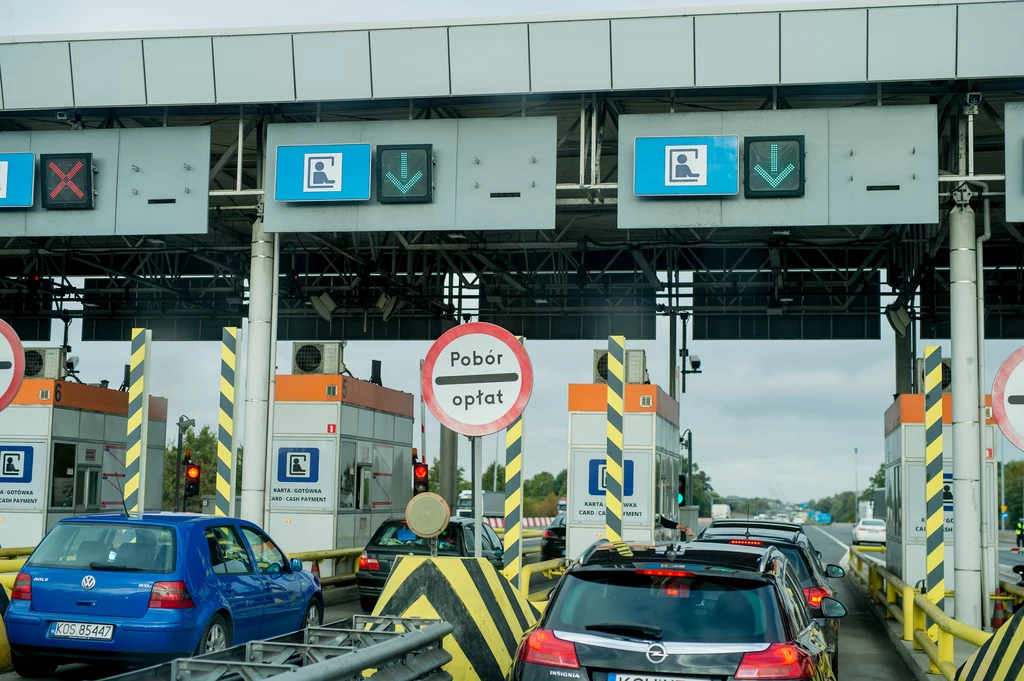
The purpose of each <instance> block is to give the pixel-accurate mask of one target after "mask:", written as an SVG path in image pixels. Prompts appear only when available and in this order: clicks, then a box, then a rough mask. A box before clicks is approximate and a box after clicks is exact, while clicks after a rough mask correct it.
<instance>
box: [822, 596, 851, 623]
mask: <svg viewBox="0 0 1024 681" xmlns="http://www.w3.org/2000/svg"><path fill="white" fill-rule="evenodd" d="M821 614H822V615H824V616H825V617H827V618H828V619H830V620H837V619H840V618H842V617H846V614H847V610H846V606H845V605H843V604H842V603H840V602H839V601H837V600H836V599H834V598H828V597H825V598H822V599H821Z"/></svg>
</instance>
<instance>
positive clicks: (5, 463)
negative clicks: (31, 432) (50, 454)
mask: <svg viewBox="0 0 1024 681" xmlns="http://www.w3.org/2000/svg"><path fill="white" fill-rule="evenodd" d="M45 503H46V445H45V444H44V443H42V442H24V441H17V442H11V441H8V442H0V511H34V510H37V509H41V508H43V507H44V505H45Z"/></svg>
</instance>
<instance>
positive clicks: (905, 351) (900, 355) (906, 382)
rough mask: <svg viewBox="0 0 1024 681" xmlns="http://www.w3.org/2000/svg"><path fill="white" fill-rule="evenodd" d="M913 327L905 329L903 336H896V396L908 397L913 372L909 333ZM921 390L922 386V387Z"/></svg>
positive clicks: (911, 346)
mask: <svg viewBox="0 0 1024 681" xmlns="http://www.w3.org/2000/svg"><path fill="white" fill-rule="evenodd" d="M912 332H913V327H911V328H910V329H907V334H906V335H905V336H900V335H899V334H896V344H895V345H896V394H897V395H909V394H910V392H911V390H912V387H911V378H912V376H913V374H912V372H913V370H914V364H913V362H914V356H913V350H912V348H913V344H912V340H913V339H912V338H911V333H912ZM922 390H923V386H922Z"/></svg>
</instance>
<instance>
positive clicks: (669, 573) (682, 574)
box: [636, 570, 693, 577]
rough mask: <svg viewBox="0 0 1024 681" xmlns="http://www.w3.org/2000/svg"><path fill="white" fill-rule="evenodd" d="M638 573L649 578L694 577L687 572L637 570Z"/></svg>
mask: <svg viewBox="0 0 1024 681" xmlns="http://www.w3.org/2000/svg"><path fill="white" fill-rule="evenodd" d="M636 573H637V574H638V575H647V576H648V577H693V573H692V572H687V571H685V570H637V571H636Z"/></svg>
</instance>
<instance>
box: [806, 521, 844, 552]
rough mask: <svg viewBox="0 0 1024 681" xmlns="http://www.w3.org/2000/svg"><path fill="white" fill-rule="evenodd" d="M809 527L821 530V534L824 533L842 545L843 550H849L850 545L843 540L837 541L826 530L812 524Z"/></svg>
mask: <svg viewBox="0 0 1024 681" xmlns="http://www.w3.org/2000/svg"><path fill="white" fill-rule="evenodd" d="M811 528H812V529H815V530H817V531H818V532H821V533H822V534H823V535H825V536H826V537H828V538H829V539H831V540H832V541H834V542H835V543H837V544H839V545H840V546H842V547H843V550H844V551H847V552H848V551H849V550H850V545H849V544H844V543H843V542H841V541H839V540H838V539H836V538H835V537H833V536H832V535H831V534H830V533H828V532H826V531H825V530H823V529H821V528H820V527H814V526H813V525H812V526H811Z"/></svg>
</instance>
